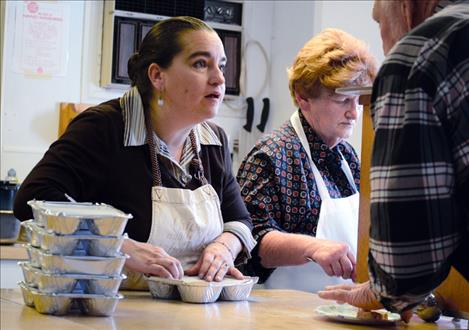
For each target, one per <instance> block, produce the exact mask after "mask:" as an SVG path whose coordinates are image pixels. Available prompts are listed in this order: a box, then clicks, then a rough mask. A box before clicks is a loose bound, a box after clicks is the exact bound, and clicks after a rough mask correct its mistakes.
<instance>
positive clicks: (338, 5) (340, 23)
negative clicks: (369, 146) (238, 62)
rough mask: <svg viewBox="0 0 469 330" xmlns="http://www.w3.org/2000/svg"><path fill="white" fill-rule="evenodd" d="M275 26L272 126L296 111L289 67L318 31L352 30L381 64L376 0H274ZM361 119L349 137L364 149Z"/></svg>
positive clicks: (273, 28) (273, 31) (356, 147)
mask: <svg viewBox="0 0 469 330" xmlns="http://www.w3.org/2000/svg"><path fill="white" fill-rule="evenodd" d="M274 3H275V9H274V11H275V13H274V25H273V27H272V54H273V57H274V63H273V65H272V80H271V86H270V88H271V91H272V98H273V108H274V109H275V111H274V115H273V118H272V127H278V126H279V125H280V124H282V123H283V122H284V121H285V120H287V119H288V118H289V117H290V115H291V113H292V112H293V111H294V110H295V108H294V105H293V103H292V101H291V98H290V93H289V91H288V81H287V74H286V69H287V68H288V67H289V66H290V65H291V64H292V62H293V59H294V57H295V56H296V54H297V52H298V50H299V49H300V48H301V47H302V46H303V45H304V44H305V43H306V42H307V41H308V40H309V39H310V38H311V37H313V36H314V35H315V34H317V33H319V32H321V31H322V30H324V29H325V28H329V27H334V28H339V29H342V30H344V31H347V32H349V33H350V34H352V35H353V36H355V37H357V38H359V39H362V40H363V41H365V42H366V43H367V44H368V45H369V47H370V51H371V53H372V54H373V55H375V57H376V58H377V60H378V63H381V62H382V60H383V53H382V50H381V39H380V36H379V29H378V24H376V23H375V22H374V21H373V20H372V19H371V10H372V7H373V1H371V0H367V1H336V0H334V1H319V0H316V1H275V2H274ZM360 132H361V121H360V122H359V123H358V125H357V127H356V128H355V132H354V134H353V136H352V137H351V138H350V141H349V142H351V143H352V145H353V146H354V147H355V149H356V150H357V151H358V152H360V150H361V134H360Z"/></svg>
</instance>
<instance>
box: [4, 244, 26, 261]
mask: <svg viewBox="0 0 469 330" xmlns="http://www.w3.org/2000/svg"><path fill="white" fill-rule="evenodd" d="M0 259H1V260H28V252H27V251H26V248H25V247H24V246H23V244H20V243H19V244H13V245H0Z"/></svg>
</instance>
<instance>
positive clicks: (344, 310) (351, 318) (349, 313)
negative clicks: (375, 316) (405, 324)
mask: <svg viewBox="0 0 469 330" xmlns="http://www.w3.org/2000/svg"><path fill="white" fill-rule="evenodd" d="M357 311H358V308H356V307H353V306H350V305H347V304H344V305H323V306H319V307H318V308H316V313H317V314H319V315H321V316H324V317H325V318H327V319H329V320H331V321H337V322H345V323H353V324H363V325H377V326H393V325H396V323H397V322H398V321H400V320H401V316H400V315H399V314H395V313H391V312H388V311H385V310H380V312H381V313H387V314H388V319H387V320H366V319H359V318H357Z"/></svg>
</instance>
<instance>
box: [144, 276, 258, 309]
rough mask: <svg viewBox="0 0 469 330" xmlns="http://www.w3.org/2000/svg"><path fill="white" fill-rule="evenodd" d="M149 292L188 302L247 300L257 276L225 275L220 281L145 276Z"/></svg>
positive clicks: (153, 294) (163, 297)
mask: <svg viewBox="0 0 469 330" xmlns="http://www.w3.org/2000/svg"><path fill="white" fill-rule="evenodd" d="M146 279H147V281H148V286H149V288H150V293H151V295H152V296H153V298H156V299H180V300H182V301H184V302H190V303H212V302H214V301H216V300H218V299H220V300H228V301H239V300H247V299H248V298H249V295H250V293H251V290H252V287H253V286H254V284H256V283H257V281H258V279H259V278H258V277H245V278H244V279H243V280H237V279H234V278H231V277H225V278H224V279H223V280H222V281H220V282H207V281H204V280H201V279H200V278H198V277H197V276H184V277H183V278H182V279H181V280H174V279H167V278H161V277H156V276H152V277H147V278H146Z"/></svg>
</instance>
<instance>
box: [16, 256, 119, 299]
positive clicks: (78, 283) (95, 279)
mask: <svg viewBox="0 0 469 330" xmlns="http://www.w3.org/2000/svg"><path fill="white" fill-rule="evenodd" d="M18 265H19V266H20V267H21V269H22V270H23V275H24V280H25V282H26V284H27V285H28V286H30V287H33V288H37V289H39V291H41V292H43V293H71V292H74V293H86V294H101V295H105V296H115V295H116V294H117V292H118V290H119V286H120V283H121V282H122V280H123V279H125V278H126V276H125V275H124V274H122V275H118V276H103V275H83V274H47V273H44V272H43V271H42V270H41V269H38V268H34V267H32V266H31V265H30V264H29V263H28V262H19V263H18Z"/></svg>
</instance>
